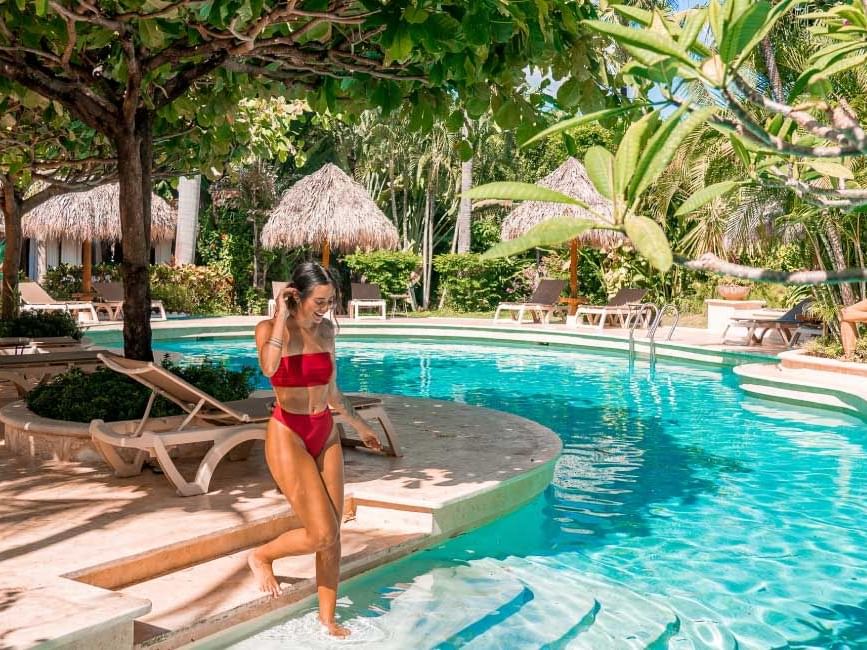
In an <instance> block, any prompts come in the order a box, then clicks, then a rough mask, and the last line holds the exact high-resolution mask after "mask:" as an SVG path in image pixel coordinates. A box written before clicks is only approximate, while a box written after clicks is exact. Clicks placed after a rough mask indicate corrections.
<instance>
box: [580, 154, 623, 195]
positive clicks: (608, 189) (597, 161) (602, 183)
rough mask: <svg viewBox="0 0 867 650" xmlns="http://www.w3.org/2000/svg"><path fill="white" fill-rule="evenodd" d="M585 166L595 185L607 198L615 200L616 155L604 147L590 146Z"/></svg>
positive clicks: (585, 156)
mask: <svg viewBox="0 0 867 650" xmlns="http://www.w3.org/2000/svg"><path fill="white" fill-rule="evenodd" d="M584 167H585V169H587V175H588V176H589V177H590V182H592V183H593V187H595V188H596V190H597V191H598V192H599V193H600V194H601V195H602V196H604V197H605V198H606V199H608V200H610V201H613V200H614V198H615V196H616V194H615V193H614V156H612V155H611V152H610V151H608V150H607V149H605V148H604V147H599V146H595V147H590V148H589V149H588V150H587V153H586V154H585V155H584Z"/></svg>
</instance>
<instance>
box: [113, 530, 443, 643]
mask: <svg viewBox="0 0 867 650" xmlns="http://www.w3.org/2000/svg"><path fill="white" fill-rule="evenodd" d="M426 537H427V535H425V534H424V533H422V532H419V531H418V530H412V529H407V530H404V531H400V530H396V529H395V528H390V529H387V530H384V529H377V528H364V527H361V526H360V525H359V524H357V523H356V522H348V523H346V524H344V526H343V532H342V550H343V559H342V560H341V574H342V576H343V578H344V579H346V578H347V577H350V576H352V575H355V574H357V573H359V572H361V571H365V570H368V569H371V568H374V567H376V566H379V565H380V564H382V563H384V562H386V561H389V560H391V559H393V558H394V557H397V556H400V555H404V554H406V553H407V552H408V549H412V548H414V547H420V546H422V545H423V544H424V541H425V539H426ZM248 553H249V549H242V550H236V551H234V552H232V553H227V554H224V555H221V556H220V557H216V558H213V559H210V560H207V561H204V562H200V563H197V564H194V565H192V566H187V567H185V568H182V569H179V570H176V571H171V572H168V573H165V574H163V575H159V576H156V577H153V578H150V579H147V580H143V581H140V582H137V583H136V584H133V585H129V586H126V587H124V588H123V589H121V590H120V591H121V593H123V594H127V595H130V596H136V597H138V598H144V599H148V600H150V601H151V602H152V603H153V609H152V610H151V612H150V613H149V614H147V615H146V616H143V617H142V618H140V619H136V629H135V633H136V638H135V642H136V644H137V645H138V646H139V647H148V648H175V647H178V646H180V645H183V644H186V643H191V642H193V641H195V640H199V639H202V638H204V637H206V636H209V635H211V634H215V633H217V632H220V631H221V630H225V629H227V628H229V627H232V626H234V625H237V624H239V623H242V622H245V621H248V620H250V619H253V618H256V617H258V616H262V615H264V614H267V613H269V612H273V611H275V610H277V609H280V608H285V607H287V606H289V605H292V604H293V603H297V602H298V601H300V600H302V599H303V598H306V597H307V596H310V595H312V594H313V593H314V592H315V572H314V560H313V556H312V555H304V556H298V557H289V558H282V559H280V560H278V561H277V562H275V563H274V573H275V575H276V576H277V578H278V581H279V582H280V584H281V587H282V588H283V593H282V594H281V596H280V597H278V598H270V597H269V596H266V595H264V594H262V593H261V592H260V591H259V590H258V588H257V586H256V584H255V582H254V581H253V577H252V574H251V573H250V570H249V568H248V566H247V560H246V558H247V554H248Z"/></svg>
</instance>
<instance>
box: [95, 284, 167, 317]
mask: <svg viewBox="0 0 867 650" xmlns="http://www.w3.org/2000/svg"><path fill="white" fill-rule="evenodd" d="M93 290H94V291H95V292H96V295H97V296H99V299H98V300H95V301H94V303H93V306H94V309H96V311H97V313H105V314H106V316H108V320H123V283H122V282H94V283H93ZM151 314H152V316H151V320H166V308H165V307H164V306H163V301H162V300H151ZM154 315H155V316H156V317H154Z"/></svg>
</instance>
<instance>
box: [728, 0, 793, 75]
mask: <svg viewBox="0 0 867 650" xmlns="http://www.w3.org/2000/svg"><path fill="white" fill-rule="evenodd" d="M804 2H806V0H782V2H780V3H778V4H775V5H774V6H773V8H772V9H771V11H770V13H769V14H768V16H767V18H765V20H764V23H763V24H762V26H761V29H759V31H758V32H756V33H755V34H753V37H752V38H751V39H750V41H749V42H748V43H747V44H746V45H745V46H744V47H743V48H742V49H741V51H740V54H738V57H737V58H736V59H735V60H734V62H733V63H732V66H731V67H732V68H733V69H734V70H737V69H738V68H740V67H741V65H743V62H744V61H745V60H746V58H747V57H748V56H750V54H751V53H752V51H753V50H754V49H755V47H756V45H758V44H759V43H760V42H761V40H762V39H763V38H764V37H765V36H767V35H768V34H770V32H771V30H772V29H773V28H774V26H775V25H776V24H777V21H778V20H779V19H780V18H782V17H783V16H784V15H785V14H786V13H787V12H788V11H789V10H790V9H792V8H793V7H796V6H797V5H800V4H803V3H804Z"/></svg>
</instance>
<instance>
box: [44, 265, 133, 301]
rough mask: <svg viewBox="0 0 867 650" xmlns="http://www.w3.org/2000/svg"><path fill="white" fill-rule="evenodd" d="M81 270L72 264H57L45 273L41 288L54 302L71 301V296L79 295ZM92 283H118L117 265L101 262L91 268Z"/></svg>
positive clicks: (118, 268)
mask: <svg viewBox="0 0 867 650" xmlns="http://www.w3.org/2000/svg"><path fill="white" fill-rule="evenodd" d="M82 268H83V267H81V266H75V265H72V264H58V265H57V266H53V267H51V268H50V269H48V270H47V271H46V272H45V276H44V277H43V278H42V283H41V284H42V288H43V289H45V291H47V292H48V294H49V295H50V296H51V297H52V298H54V299H55V300H72V294H74V293H81V282H82ZM92 277H93V281H94V282H103V281H105V282H114V281H116V282H120V280H121V273H120V265H119V264H109V263H106V262H103V263H102V264H96V265H95V266H94V267H93V272H92Z"/></svg>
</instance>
